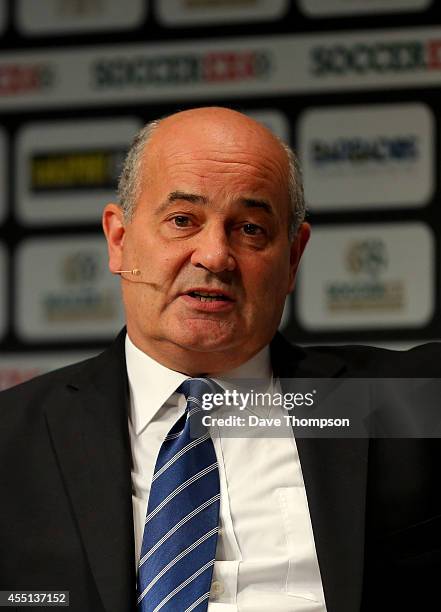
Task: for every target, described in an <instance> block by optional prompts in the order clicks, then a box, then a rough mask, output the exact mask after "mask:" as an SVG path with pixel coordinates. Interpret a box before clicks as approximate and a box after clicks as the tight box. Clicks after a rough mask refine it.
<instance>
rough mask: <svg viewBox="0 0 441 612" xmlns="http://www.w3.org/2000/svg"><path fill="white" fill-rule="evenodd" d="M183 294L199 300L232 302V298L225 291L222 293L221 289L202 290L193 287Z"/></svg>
mask: <svg viewBox="0 0 441 612" xmlns="http://www.w3.org/2000/svg"><path fill="white" fill-rule="evenodd" d="M185 295H189V296H190V297H192V298H195V299H197V300H199V301H200V302H232V301H233V300H232V298H230V297H229V296H228V295H227V294H226V293H222V292H221V291H203V290H199V289H195V290H192V291H188V292H187V293H186V294H185Z"/></svg>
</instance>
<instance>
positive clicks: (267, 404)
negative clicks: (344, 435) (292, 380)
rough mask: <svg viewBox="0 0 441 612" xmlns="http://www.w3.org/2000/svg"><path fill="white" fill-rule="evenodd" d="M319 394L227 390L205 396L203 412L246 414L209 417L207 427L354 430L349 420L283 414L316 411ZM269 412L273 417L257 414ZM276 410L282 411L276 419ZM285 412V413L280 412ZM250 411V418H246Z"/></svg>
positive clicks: (206, 421) (203, 420)
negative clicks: (300, 409)
mask: <svg viewBox="0 0 441 612" xmlns="http://www.w3.org/2000/svg"><path fill="white" fill-rule="evenodd" d="M316 394H317V391H316V390H315V389H313V390H312V391H310V392H306V393H301V392H296V393H291V392H288V393H282V392H278V391H271V392H270V391H267V392H261V391H255V390H254V389H250V390H248V391H238V390H237V389H232V390H231V389H226V390H225V391H224V392H223V393H220V392H219V393H205V394H204V395H203V396H202V405H201V407H202V410H206V411H211V410H213V409H216V408H220V407H223V408H227V409H228V408H232V409H236V410H238V411H239V412H240V413H242V414H226V415H225V414H224V415H223V416H219V415H217V414H205V415H203V416H202V425H203V426H204V427H212V426H218V427H265V428H266V427H271V428H273V427H284V426H288V427H319V428H320V429H323V428H324V427H350V419H349V418H335V419H334V418H315V417H309V418H308V417H298V416H296V415H295V414H283V412H282V410H285V411H291V410H293V409H294V408H299V407H312V406H314V400H315V396H316ZM265 408H267V409H269V411H270V412H269V414H267V415H262V414H256V413H255V412H254V411H256V410H258V411H259V412H262V409H265ZM273 408H276V409H277V408H278V409H279V410H277V412H276V414H277V416H275V415H274V414H273V413H274V410H272V409H273ZM280 409H281V410H280ZM246 411H248V414H243V413H245V412H246Z"/></svg>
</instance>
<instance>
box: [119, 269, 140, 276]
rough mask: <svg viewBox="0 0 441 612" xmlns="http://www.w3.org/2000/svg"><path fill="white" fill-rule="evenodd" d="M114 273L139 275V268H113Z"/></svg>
mask: <svg viewBox="0 0 441 612" xmlns="http://www.w3.org/2000/svg"><path fill="white" fill-rule="evenodd" d="M114 274H132V276H141V270H139V269H138V268H133V270H115V272H114Z"/></svg>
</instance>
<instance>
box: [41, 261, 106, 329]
mask: <svg viewBox="0 0 441 612" xmlns="http://www.w3.org/2000/svg"><path fill="white" fill-rule="evenodd" d="M102 266H103V261H102V258H101V257H100V254H99V253H97V252H96V250H91V251H87V250H84V251H76V252H73V253H69V254H68V255H66V256H65V257H63V258H62V259H60V262H59V278H60V280H61V284H62V289H61V290H56V291H48V292H47V293H45V294H44V295H43V296H42V308H43V312H44V316H45V319H46V321H48V322H53V321H57V322H60V321H61V322H71V321H77V322H78V321H98V322H99V321H103V320H104V321H105V320H111V319H113V318H115V316H116V314H117V310H118V304H117V302H116V300H115V291H114V289H112V288H97V287H96V286H95V283H97V282H98V281H99V279H100V277H101V276H102V275H103V273H104V270H103V268H102Z"/></svg>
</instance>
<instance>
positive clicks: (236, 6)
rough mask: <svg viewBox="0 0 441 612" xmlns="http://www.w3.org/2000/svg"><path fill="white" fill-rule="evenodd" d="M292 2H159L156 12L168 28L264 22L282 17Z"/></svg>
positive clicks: (180, 0) (172, 0) (209, 0)
mask: <svg viewBox="0 0 441 612" xmlns="http://www.w3.org/2000/svg"><path fill="white" fill-rule="evenodd" d="M288 7H289V0H156V5H155V8H156V12H157V14H158V18H159V20H160V21H161V22H162V23H164V24H165V25H170V26H179V25H205V24H210V23H228V22H230V23H231V22H240V21H247V22H250V21H262V20H265V19H268V20H269V19H277V18H278V17H281V16H282V15H283V14H284V13H285V12H286V11H287V9H288Z"/></svg>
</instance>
